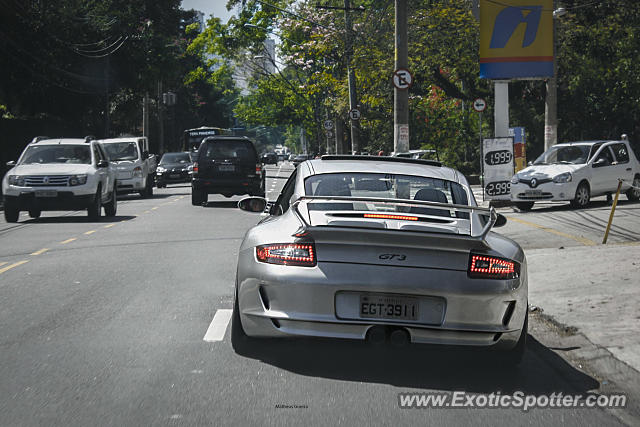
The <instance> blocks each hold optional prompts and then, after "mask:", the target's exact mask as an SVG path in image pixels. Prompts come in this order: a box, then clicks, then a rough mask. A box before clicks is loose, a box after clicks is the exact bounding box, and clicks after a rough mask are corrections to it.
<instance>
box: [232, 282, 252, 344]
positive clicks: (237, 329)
mask: <svg viewBox="0 0 640 427" xmlns="http://www.w3.org/2000/svg"><path fill="white" fill-rule="evenodd" d="M253 343H254V340H253V339H252V338H251V337H249V336H248V335H247V334H246V333H245V332H244V329H243V328H242V323H241V321H240V307H239V306H238V291H237V290H236V297H235V299H234V302H233V312H232V314H231V347H233V350H234V351H235V352H236V353H238V354H247V353H248V352H249V351H250V349H251V347H252V344H253Z"/></svg>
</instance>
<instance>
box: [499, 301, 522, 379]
mask: <svg viewBox="0 0 640 427" xmlns="http://www.w3.org/2000/svg"><path fill="white" fill-rule="evenodd" d="M528 330H529V309H528V307H527V313H526V314H525V316H524V324H523V325H522V332H520V338H519V339H518V343H517V344H516V346H515V347H513V348H512V349H511V350H508V351H506V352H504V353H503V354H502V357H501V359H502V360H503V361H504V362H505V364H506V365H507V366H511V367H515V366H518V365H519V364H520V363H521V362H522V359H523V358H524V354H525V353H526V351H527V335H528Z"/></svg>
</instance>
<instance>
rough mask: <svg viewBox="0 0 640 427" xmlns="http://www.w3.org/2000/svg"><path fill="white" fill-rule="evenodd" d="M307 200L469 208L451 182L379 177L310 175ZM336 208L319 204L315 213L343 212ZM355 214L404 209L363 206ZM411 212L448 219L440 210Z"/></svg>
mask: <svg viewBox="0 0 640 427" xmlns="http://www.w3.org/2000/svg"><path fill="white" fill-rule="evenodd" d="M304 187H305V193H306V195H308V196H346V197H376V198H383V199H408V200H420V201H430V202H438V203H448V204H458V205H468V199H467V193H466V192H465V191H464V188H463V187H462V186H461V185H460V184H458V183H456V182H452V181H448V180H444V179H438V178H429V177H422V176H413V175H393V174H382V173H330V174H320V175H313V176H311V177H309V178H307V179H306V180H305V186H304ZM338 205H339V204H335V206H334V204H333V203H326V204H321V203H318V204H316V205H315V207H311V208H312V209H313V208H315V209H317V210H333V209H334V208H335V209H338V210H341V209H344V206H338ZM361 205H362V206H358V207H357V209H358V210H375V211H381V210H390V209H392V210H402V209H404V207H402V206H396V207H393V206H392V205H376V204H375V203H362V204H361ZM410 212H413V213H425V214H433V215H444V216H450V213H449V212H448V211H446V210H442V209H430V208H411V210H410Z"/></svg>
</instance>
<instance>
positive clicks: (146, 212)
mask: <svg viewBox="0 0 640 427" xmlns="http://www.w3.org/2000/svg"><path fill="white" fill-rule="evenodd" d="M149 212H151V211H144V212H142V213H149Z"/></svg>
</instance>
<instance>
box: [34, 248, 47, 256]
mask: <svg viewBox="0 0 640 427" xmlns="http://www.w3.org/2000/svg"><path fill="white" fill-rule="evenodd" d="M48 250H49V248H42V249H40V250H39V251H35V252H33V253H32V254H31V255H41V254H43V253H45V252H47V251H48Z"/></svg>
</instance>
